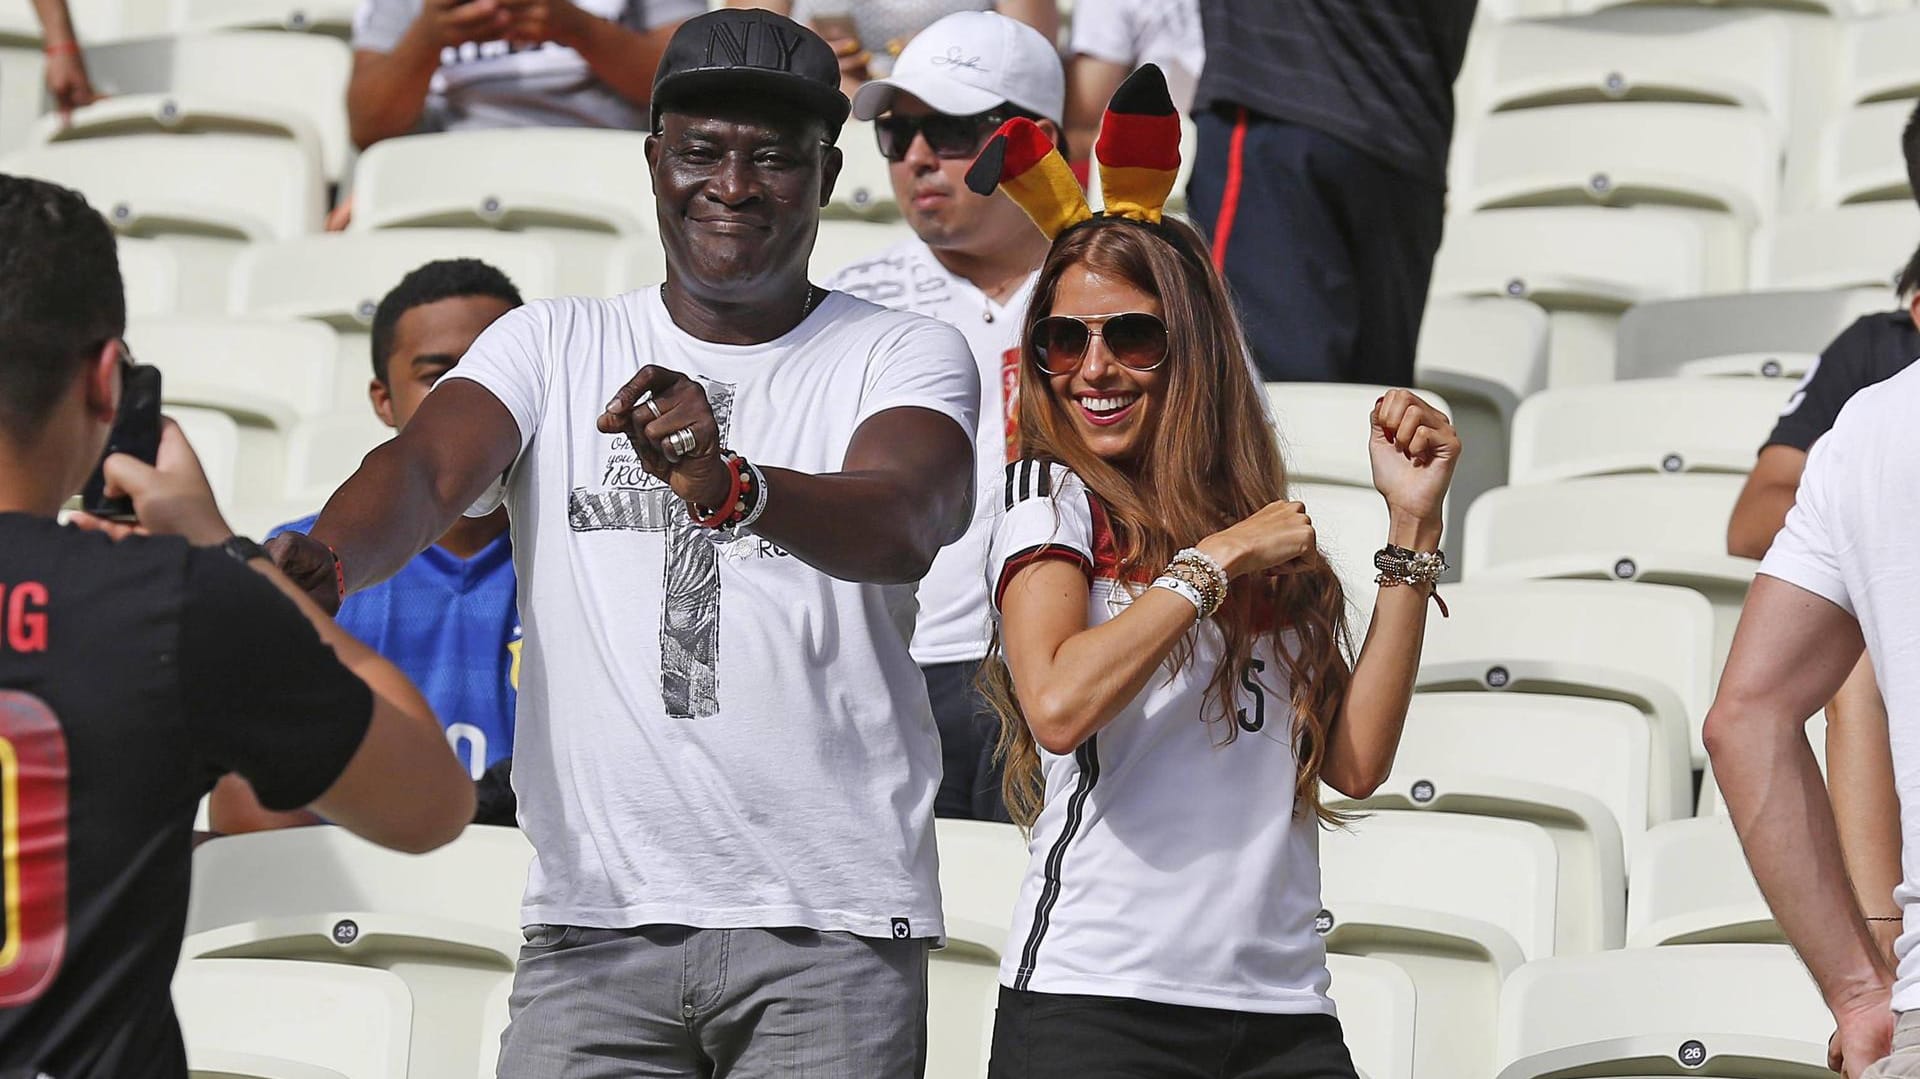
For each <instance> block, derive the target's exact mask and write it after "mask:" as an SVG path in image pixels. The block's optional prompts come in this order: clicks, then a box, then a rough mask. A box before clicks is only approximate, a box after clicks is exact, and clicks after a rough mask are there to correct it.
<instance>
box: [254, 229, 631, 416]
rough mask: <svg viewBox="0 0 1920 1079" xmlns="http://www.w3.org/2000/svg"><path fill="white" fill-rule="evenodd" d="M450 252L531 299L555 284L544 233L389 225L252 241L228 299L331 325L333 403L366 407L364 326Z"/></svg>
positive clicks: (554, 261) (368, 361)
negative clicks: (335, 346)
mask: <svg viewBox="0 0 1920 1079" xmlns="http://www.w3.org/2000/svg"><path fill="white" fill-rule="evenodd" d="M451 258H477V259H479V260H481V261H483V262H485V263H487V264H488V265H490V266H493V267H494V268H495V269H497V270H499V271H500V272H502V273H504V274H506V275H507V277H508V279H509V280H511V281H512V282H513V284H514V287H516V288H517V289H519V290H520V294H521V295H522V296H524V297H526V298H527V299H529V300H532V299H538V298H542V297H548V296H554V295H557V294H558V292H559V285H558V280H557V279H558V275H559V260H558V256H557V255H556V254H555V252H554V248H553V244H552V243H550V242H549V240H548V239H547V238H546V237H544V236H524V235H513V234H510V233H504V232H492V231H489V230H485V229H389V230H386V231H382V232H366V233H334V234H327V235H320V236H306V237H301V238H299V239H296V240H288V241H282V242H280V243H273V244H255V245H253V246H252V247H249V248H248V249H247V250H246V251H244V252H242V253H241V255H240V257H239V258H238V259H237V260H236V261H235V263H234V267H233V277H232V298H231V301H230V306H231V309H232V311H233V312H234V313H235V314H242V315H272V316H275V317H280V318H310V319H317V320H319V321H322V322H325V323H327V324H328V325H330V326H332V327H333V328H334V330H335V331H336V332H337V333H339V335H340V364H339V366H338V367H337V368H336V371H335V373H336V376H337V379H336V382H335V386H334V406H335V407H336V408H338V409H341V410H346V411H352V410H358V409H364V408H366V407H367V381H368V380H369V379H370V378H372V377H373V360H372V356H371V354H370V352H369V349H368V332H369V329H370V328H371V327H372V325H373V316H374V313H375V311H376V310H377V309H378V307H379V305H380V298H381V297H383V296H385V295H386V294H387V292H389V291H390V290H391V289H392V288H393V287H394V286H395V285H398V284H399V283H400V279H401V278H403V277H405V276H406V275H407V274H408V273H410V272H412V271H413V270H416V269H418V268H419V267H421V266H423V265H425V264H426V263H429V262H433V261H435V260H438V259H451ZM603 273H604V270H598V271H596V274H597V275H598V274H603Z"/></svg>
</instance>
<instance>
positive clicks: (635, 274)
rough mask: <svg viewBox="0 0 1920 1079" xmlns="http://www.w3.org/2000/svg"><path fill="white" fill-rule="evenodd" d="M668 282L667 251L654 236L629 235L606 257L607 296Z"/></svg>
mask: <svg viewBox="0 0 1920 1079" xmlns="http://www.w3.org/2000/svg"><path fill="white" fill-rule="evenodd" d="M666 279H667V252H666V249H665V248H662V247H661V246H660V238H659V237H657V236H628V237H627V238H625V239H623V240H619V241H617V242H615V243H614V245H613V250H612V251H611V252H610V253H609V255H608V257H607V288H606V293H607V295H609V296H618V295H620V294H621V293H623V292H632V291H634V290H635V289H639V288H647V287H650V286H657V285H659V284H660V283H661V282H662V281H665V280H666Z"/></svg>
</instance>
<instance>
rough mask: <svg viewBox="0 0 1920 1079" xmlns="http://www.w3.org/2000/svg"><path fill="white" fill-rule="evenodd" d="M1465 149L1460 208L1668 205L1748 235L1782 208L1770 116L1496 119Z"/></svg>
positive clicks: (1597, 112)
mask: <svg viewBox="0 0 1920 1079" xmlns="http://www.w3.org/2000/svg"><path fill="white" fill-rule="evenodd" d="M1463 134H1464V138H1462V139H1461V140H1459V145H1458V147H1457V149H1456V156H1455V159H1454V163H1453V166H1452V170H1453V176H1454V180H1455V185H1456V194H1455V195H1454V198H1455V199H1456V200H1457V205H1458V206H1459V207H1461V208H1463V209H1467V210H1483V209H1493V208H1498V207H1511V206H1542V205H1561V206H1566V205H1575V206H1584V205H1597V206H1635V205H1667V206H1683V207H1687V208H1690V209H1706V210H1711V211H1717V212H1720V213H1725V214H1731V215H1732V216H1733V217H1735V218H1736V219H1738V221H1739V222H1740V223H1741V224H1742V225H1743V226H1745V227H1746V228H1752V227H1753V226H1755V225H1757V224H1759V223H1760V222H1761V221H1762V220H1764V219H1765V217H1766V216H1767V215H1769V214H1771V213H1772V212H1773V211H1774V207H1775V205H1776V204H1777V202H1778V201H1779V186H1780V164H1779V162H1780V137H1779V134H1778V133H1777V132H1776V131H1775V130H1774V128H1773V126H1772V121H1771V120H1770V119H1769V118H1768V116H1767V115H1766V114H1764V113H1755V112H1752V111H1749V110H1746V109H1732V108H1725V107H1720V106H1714V105H1691V104H1668V103H1646V102H1629V103H1621V104H1608V105H1557V106H1552V107H1546V108H1537V109H1521V110H1518V111H1514V112H1503V113H1495V114H1494V115H1492V116H1488V117H1485V118H1483V119H1482V120H1480V121H1479V122H1478V123H1476V124H1475V125H1474V126H1473V127H1472V129H1471V130H1470V131H1467V132H1465V133H1463Z"/></svg>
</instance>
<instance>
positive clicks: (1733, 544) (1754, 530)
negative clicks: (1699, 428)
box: [1727, 446, 1807, 558]
mask: <svg viewBox="0 0 1920 1079" xmlns="http://www.w3.org/2000/svg"><path fill="white" fill-rule="evenodd" d="M1806 467H1807V451H1805V450H1802V449H1795V448H1794V447H1792V446H1768V447H1767V448H1766V449H1763V450H1761V451H1760V459H1759V460H1758V461H1755V462H1754V465H1753V471H1752V472H1751V473H1749V474H1748V475H1747V484H1746V486H1745V487H1742V488H1741V489H1740V499H1739V501H1737V502H1735V503H1734V504H1733V517H1732V519H1731V520H1729V521H1728V522H1727V553H1728V554H1731V555H1738V556H1739V557H1741V558H1761V557H1764V556H1765V555H1766V553H1767V548H1769V547H1771V546H1773V537H1774V535H1775V534H1776V533H1778V532H1779V531H1780V529H1781V527H1782V526H1783V525H1785V524H1786V523H1787V511H1788V510H1790V509H1792V508H1793V495H1794V492H1795V491H1798V490H1799V489H1800V473H1802V472H1803V471H1805V470H1806Z"/></svg>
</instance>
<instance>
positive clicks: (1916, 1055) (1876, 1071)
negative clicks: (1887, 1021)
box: [1860, 1012, 1920, 1079]
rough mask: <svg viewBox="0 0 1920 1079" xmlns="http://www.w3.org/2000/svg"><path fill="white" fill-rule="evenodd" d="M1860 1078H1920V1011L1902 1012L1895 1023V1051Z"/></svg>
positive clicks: (1861, 1074) (1863, 1073) (1862, 1073)
mask: <svg viewBox="0 0 1920 1079" xmlns="http://www.w3.org/2000/svg"><path fill="white" fill-rule="evenodd" d="M1860 1079H1920V1012H1901V1013H1900V1018H1899V1020H1898V1021H1897V1022H1895V1023H1894V1025H1893V1052H1892V1053H1891V1054H1890V1055H1889V1056H1888V1057H1887V1058H1886V1059H1885V1060H1882V1061H1880V1062H1879V1063H1878V1064H1875V1065H1873V1066H1872V1067H1870V1068H1868V1069H1867V1070H1866V1071H1864V1072H1861V1073H1860Z"/></svg>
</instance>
